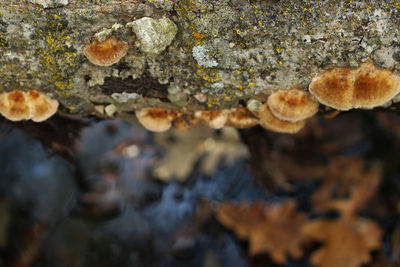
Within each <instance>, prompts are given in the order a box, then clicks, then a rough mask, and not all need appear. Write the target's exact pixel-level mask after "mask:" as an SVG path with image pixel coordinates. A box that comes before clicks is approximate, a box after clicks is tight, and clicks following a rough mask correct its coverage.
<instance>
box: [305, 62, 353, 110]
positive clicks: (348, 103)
mask: <svg viewBox="0 0 400 267" xmlns="http://www.w3.org/2000/svg"><path fill="white" fill-rule="evenodd" d="M309 91H310V92H311V94H313V95H314V96H315V97H316V98H317V99H318V101H319V102H320V103H322V104H324V105H326V106H329V107H332V108H335V109H338V110H349V109H351V108H352V99H353V76H352V70H351V69H343V68H335V69H331V70H327V71H325V72H323V73H322V74H321V75H319V76H317V77H315V78H314V79H313V80H312V81H311V83H310V86H309Z"/></svg>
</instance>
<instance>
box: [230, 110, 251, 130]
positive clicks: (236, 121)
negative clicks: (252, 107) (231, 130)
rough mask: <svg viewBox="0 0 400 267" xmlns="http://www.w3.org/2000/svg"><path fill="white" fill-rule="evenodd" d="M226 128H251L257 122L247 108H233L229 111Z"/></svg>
mask: <svg viewBox="0 0 400 267" xmlns="http://www.w3.org/2000/svg"><path fill="white" fill-rule="evenodd" d="M226 124H227V125H228V126H233V127H236V128H241V129H244V128H251V127H253V126H256V125H257V124H258V120H257V119H256V118H254V116H253V114H252V113H251V112H250V111H249V110H248V109H247V108H233V109H230V110H229V115H228V121H227V123H226Z"/></svg>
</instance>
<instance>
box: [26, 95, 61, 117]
mask: <svg viewBox="0 0 400 267" xmlns="http://www.w3.org/2000/svg"><path fill="white" fill-rule="evenodd" d="M27 96H28V97H27V99H28V102H29V106H30V113H31V119H32V121H34V122H41V121H44V120H47V119H48V118H50V117H51V116H52V115H53V114H54V113H56V112H57V109H58V101H57V100H54V99H50V98H49V97H47V96H46V95H44V94H41V93H40V92H38V91H36V90H30V91H29V92H28V93H27Z"/></svg>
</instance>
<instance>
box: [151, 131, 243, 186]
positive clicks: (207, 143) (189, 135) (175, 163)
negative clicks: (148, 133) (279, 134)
mask: <svg viewBox="0 0 400 267" xmlns="http://www.w3.org/2000/svg"><path fill="white" fill-rule="evenodd" d="M155 138H156V143H158V144H160V145H161V146H162V147H163V148H164V149H165V151H166V155H165V156H164V157H163V158H162V159H161V161H160V162H159V163H158V164H157V166H156V167H155V169H154V175H155V176H156V177H157V178H159V179H161V180H163V181H168V180H170V179H171V178H176V179H177V180H179V181H183V180H185V179H186V177H187V176H188V175H189V174H190V173H191V172H192V170H193V166H194V165H195V163H196V161H198V160H199V159H200V157H202V156H204V158H203V160H202V162H201V164H200V168H201V171H202V172H203V173H205V174H210V173H212V172H213V171H214V170H215V168H216V167H217V165H218V163H219V162H220V160H222V159H225V161H227V162H228V163H233V162H235V161H236V160H237V159H242V158H246V157H247V156H248V151H247V148H246V146H245V145H244V144H242V142H241V140H240V137H239V134H238V132H237V130H236V129H235V128H232V127H224V128H223V129H221V134H218V133H217V132H216V131H215V130H213V129H210V128H209V127H206V126H204V125H197V126H196V127H194V128H191V129H189V130H187V131H184V132H183V131H175V130H173V131H169V132H165V133H161V134H156V135H155ZM171 140H173V141H171Z"/></svg>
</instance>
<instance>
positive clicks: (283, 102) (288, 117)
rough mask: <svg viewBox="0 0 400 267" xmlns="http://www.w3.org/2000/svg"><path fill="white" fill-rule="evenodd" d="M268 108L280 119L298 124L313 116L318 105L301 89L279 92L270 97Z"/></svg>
mask: <svg viewBox="0 0 400 267" xmlns="http://www.w3.org/2000/svg"><path fill="white" fill-rule="evenodd" d="M267 104H268V107H269V109H270V111H271V112H272V114H273V115H274V116H275V117H277V118H278V119H281V120H284V121H289V122H296V121H300V120H304V119H307V118H309V117H311V116H313V115H314V114H315V113H317V111H318V105H319V104H318V103H317V102H315V101H314V100H312V99H311V97H310V96H309V94H308V93H307V92H304V91H302V90H299V89H290V90H279V91H277V92H275V93H273V94H272V95H270V96H269V97H268V100H267Z"/></svg>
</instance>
